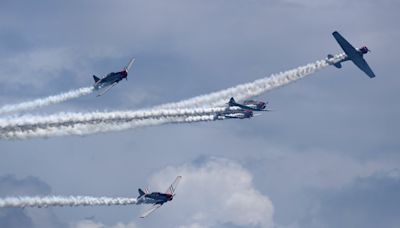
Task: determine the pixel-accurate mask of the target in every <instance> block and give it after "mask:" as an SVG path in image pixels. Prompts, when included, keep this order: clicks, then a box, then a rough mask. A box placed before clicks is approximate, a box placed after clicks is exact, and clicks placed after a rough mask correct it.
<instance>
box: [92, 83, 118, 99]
mask: <svg viewBox="0 0 400 228" xmlns="http://www.w3.org/2000/svg"><path fill="white" fill-rule="evenodd" d="M116 84H117V82H114V83H113V84H112V85H110V86H109V87H108V88H106V89H105V90H104V91H103V92H102V93H100V94H97V96H96V97H100V96H102V95H104V94H105V93H107V92H108V91H109V90H110V89H111V88H112V87H114V86H115V85H116Z"/></svg>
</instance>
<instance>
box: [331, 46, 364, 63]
mask: <svg viewBox="0 0 400 228" xmlns="http://www.w3.org/2000/svg"><path fill="white" fill-rule="evenodd" d="M356 50H357V54H358V55H359V56H360V57H361V58H363V56H364V55H365V54H367V53H368V52H369V49H368V48H367V47H366V46H363V47H360V48H357V49H356ZM349 60H351V59H350V58H349V56H347V55H346V57H345V58H344V59H343V60H341V61H339V62H338V63H342V62H346V61H349Z"/></svg>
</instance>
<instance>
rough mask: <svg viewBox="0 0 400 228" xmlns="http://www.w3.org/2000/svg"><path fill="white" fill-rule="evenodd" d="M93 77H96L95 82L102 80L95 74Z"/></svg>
mask: <svg viewBox="0 0 400 228" xmlns="http://www.w3.org/2000/svg"><path fill="white" fill-rule="evenodd" d="M93 79H94V82H95V83H96V82H98V81H100V78H98V77H96V75H93Z"/></svg>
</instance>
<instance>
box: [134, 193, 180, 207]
mask: <svg viewBox="0 0 400 228" xmlns="http://www.w3.org/2000/svg"><path fill="white" fill-rule="evenodd" d="M172 199H173V195H171V194H166V193H161V192H152V193H148V194H145V195H142V196H140V197H138V198H137V204H164V203H166V202H168V201H171V200H172Z"/></svg>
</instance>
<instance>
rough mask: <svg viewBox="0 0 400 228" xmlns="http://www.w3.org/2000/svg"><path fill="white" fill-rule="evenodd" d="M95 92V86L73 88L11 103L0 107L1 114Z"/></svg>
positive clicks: (38, 106)
mask: <svg viewBox="0 0 400 228" xmlns="http://www.w3.org/2000/svg"><path fill="white" fill-rule="evenodd" d="M92 92H93V87H84V88H80V89H76V90H71V91H68V92H65V93H61V94H58V95H53V96H49V97H45V98H39V99H36V100H33V101H27V102H22V103H19V104H11V105H5V106H3V107H0V114H4V113H9V112H18V111H24V110H30V109H35V108H40V107H43V106H47V105H51V104H57V103H61V102H63V101H66V100H70V99H74V98H77V97H80V96H84V95H87V94H90V93H92Z"/></svg>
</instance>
